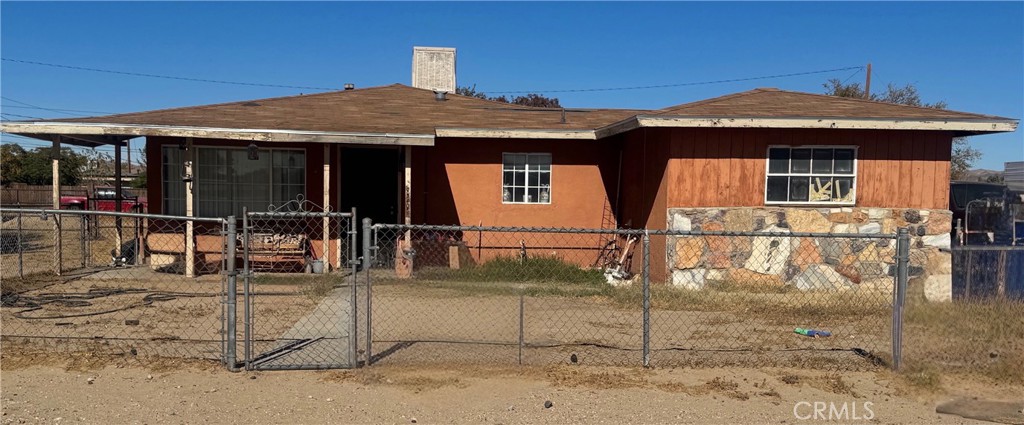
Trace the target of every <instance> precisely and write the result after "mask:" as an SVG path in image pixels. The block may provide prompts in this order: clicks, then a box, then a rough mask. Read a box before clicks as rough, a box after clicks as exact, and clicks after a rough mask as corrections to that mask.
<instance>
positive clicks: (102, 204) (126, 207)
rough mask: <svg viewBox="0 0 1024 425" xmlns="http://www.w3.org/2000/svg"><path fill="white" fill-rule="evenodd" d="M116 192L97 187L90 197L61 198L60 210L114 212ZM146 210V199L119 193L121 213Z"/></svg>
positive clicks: (111, 189) (108, 188) (123, 192)
mask: <svg viewBox="0 0 1024 425" xmlns="http://www.w3.org/2000/svg"><path fill="white" fill-rule="evenodd" d="M116 193H117V192H116V191H115V190H114V188H112V187H98V188H96V192H95V193H94V194H93V196H92V197H86V196H61V197H60V208H61V209H67V210H94V211H116V210H117V200H116V197H117V196H116ZM145 210H146V199H145V198H139V197H138V196H135V195H132V194H129V193H127V192H125V191H124V190H123V189H122V191H121V211H122V212H141V211H145Z"/></svg>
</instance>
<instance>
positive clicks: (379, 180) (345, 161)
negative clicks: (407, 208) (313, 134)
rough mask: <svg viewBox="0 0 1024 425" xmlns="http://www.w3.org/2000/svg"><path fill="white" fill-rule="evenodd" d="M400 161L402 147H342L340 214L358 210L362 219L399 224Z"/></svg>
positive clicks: (339, 185) (340, 162)
mask: <svg viewBox="0 0 1024 425" xmlns="http://www.w3.org/2000/svg"><path fill="white" fill-rule="evenodd" d="M401 160H402V156H401V148H397V147H391V146H389V147H380V148H364V147H359V148H349V147H342V148H341V158H340V161H339V164H340V167H341V170H340V172H339V173H338V174H339V176H340V177H339V179H340V182H339V184H338V188H339V190H340V196H339V198H338V199H339V203H340V205H339V207H340V209H339V211H349V210H351V209H352V208H353V207H355V208H358V209H359V217H358V218H359V220H362V219H363V218H365V217H369V218H370V219H371V220H373V222H374V223H391V224H394V223H398V220H399V218H400V217H401V215H400V214H401V210H400V208H399V202H400V201H399V194H400V190H399V182H401V180H400V175H401V173H402V170H403V168H402V163H401ZM361 234H362V233H361V232H360V235H361ZM357 246H362V245H357Z"/></svg>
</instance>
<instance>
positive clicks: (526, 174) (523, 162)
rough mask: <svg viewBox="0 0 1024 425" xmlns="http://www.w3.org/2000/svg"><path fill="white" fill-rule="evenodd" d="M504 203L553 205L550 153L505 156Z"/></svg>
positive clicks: (503, 170)
mask: <svg viewBox="0 0 1024 425" xmlns="http://www.w3.org/2000/svg"><path fill="white" fill-rule="evenodd" d="M501 169H502V178H501V202H502V203H505V204H550V203H551V154H549V153H503V154H502V157H501Z"/></svg>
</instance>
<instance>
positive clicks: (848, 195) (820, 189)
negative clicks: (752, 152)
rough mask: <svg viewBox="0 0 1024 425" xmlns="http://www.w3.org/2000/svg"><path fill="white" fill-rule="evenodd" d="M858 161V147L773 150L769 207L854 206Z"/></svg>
mask: <svg viewBox="0 0 1024 425" xmlns="http://www.w3.org/2000/svg"><path fill="white" fill-rule="evenodd" d="M856 158H857V150H856V149H855V148H854V147H836V146H829V147H803V146H801V147H788V146H772V147H770V148H768V176H767V182H766V185H765V203H766V204H837V205H852V204H853V203H854V199H855V198H854V196H855V191H856V180H857V176H856V171H857V168H856Z"/></svg>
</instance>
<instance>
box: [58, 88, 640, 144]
mask: <svg viewBox="0 0 1024 425" xmlns="http://www.w3.org/2000/svg"><path fill="white" fill-rule="evenodd" d="M644 112H646V111H639V110H625V109H587V110H581V109H567V110H566V111H565V116H566V119H565V121H566V122H565V123H562V110H561V109H548V108H531V107H524V106H518V105H510V104H506V103H500V102H493V101H489V100H484V99H477V98H473V97H467V96H459V95H455V94H448V100H445V101H437V100H435V99H434V92H433V91H431V90H424V89H418V88H413V87H409V86H405V85H401V84H392V85H389V86H381V87H370V88H365V89H356V90H346V91H335V92H327V93H319V94H310V95H300V96H289V97H277V98H269V99H260V100H250V101H242V102H232V103H222V104H216V105H204V106H193V107H186V108H175V109H163V110H156V111H148V112H135V113H127V114H118V115H107V116H99V117H87V118H72V119H64V118H61V119H59V120H52V121H60V122H81V123H105V124H138V125H167V126H187V127H216V128H236V129H268V130H303V131H325V132H352V133H403V134H434V131H435V129H437V128H489V129H554V130H591V129H594V128H597V127H602V126H605V125H608V124H611V123H614V122H617V121H621V120H624V119H626V118H629V117H632V116H635V115H636V114H638V113H644Z"/></svg>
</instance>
